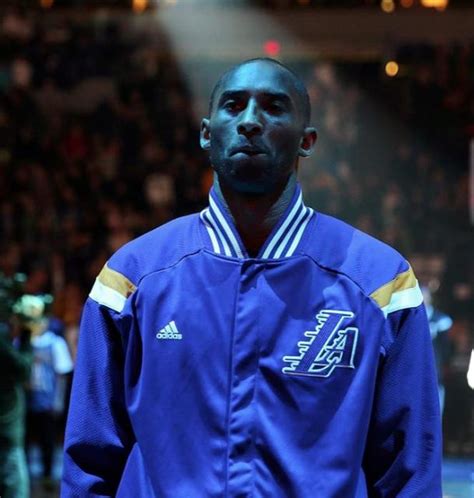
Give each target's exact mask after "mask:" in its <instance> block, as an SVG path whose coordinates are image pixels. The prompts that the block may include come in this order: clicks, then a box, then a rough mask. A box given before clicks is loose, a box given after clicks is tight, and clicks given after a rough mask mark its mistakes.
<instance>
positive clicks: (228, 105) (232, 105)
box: [224, 101, 239, 111]
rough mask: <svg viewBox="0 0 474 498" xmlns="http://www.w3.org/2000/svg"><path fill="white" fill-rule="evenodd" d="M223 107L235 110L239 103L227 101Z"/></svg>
mask: <svg viewBox="0 0 474 498" xmlns="http://www.w3.org/2000/svg"><path fill="white" fill-rule="evenodd" d="M224 109H226V110H228V111H236V110H238V109H239V104H238V103H237V102H233V101H229V102H226V103H225V104H224Z"/></svg>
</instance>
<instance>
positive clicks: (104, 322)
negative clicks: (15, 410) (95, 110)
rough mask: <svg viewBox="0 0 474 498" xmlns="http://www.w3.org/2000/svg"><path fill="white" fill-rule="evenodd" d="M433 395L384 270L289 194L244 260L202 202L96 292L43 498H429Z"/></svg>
mask: <svg viewBox="0 0 474 498" xmlns="http://www.w3.org/2000/svg"><path fill="white" fill-rule="evenodd" d="M435 379H436V377H435V371H434V365H433V353H432V346H431V340H430V333H429V329H428V324H427V316H426V312H425V309H424V305H423V303H422V296H421V292H420V289H419V287H418V283H417V280H416V278H415V276H414V274H413V271H412V269H411V267H410V266H409V264H408V263H407V261H406V260H405V259H404V258H403V257H402V256H400V254H398V253H397V252H396V251H395V250H393V249H392V248H390V247H388V246H387V245H385V244H383V243H381V242H379V241H377V240H375V239H373V238H372V237H370V236H368V235H366V234H364V233H362V232H360V231H358V230H356V229H354V228H353V227H351V226H349V225H347V224H345V223H343V222H341V221H338V220H336V219H334V218H332V217H329V216H326V215H324V214H321V213H316V212H314V211H313V210H312V209H310V208H308V207H306V206H305V205H304V204H303V201H302V198H301V191H300V188H299V187H298V188H297V190H296V192H295V195H294V197H293V199H292V202H291V204H290V206H289V207H288V209H287V210H286V212H285V213H284V214H283V216H282V217H281V220H280V221H279V223H278V224H277V225H276V226H275V228H274V230H273V232H272V234H271V235H270V237H269V238H268V240H267V242H266V243H265V245H264V246H263V247H262V249H261V251H260V254H259V255H258V257H256V258H250V257H249V256H248V255H247V253H246V251H245V248H244V247H243V245H242V243H241V241H240V238H239V235H238V233H237V231H236V229H235V227H234V225H233V223H232V220H231V219H230V217H229V216H228V214H227V212H226V209H225V208H224V207H223V206H222V204H221V203H220V201H219V198H218V196H217V195H216V193H215V192H214V191H211V194H210V204H209V207H208V208H207V209H205V210H204V211H203V212H201V213H200V214H195V215H190V216H187V217H183V218H179V219H177V220H174V221H172V222H170V223H168V224H166V225H164V226H162V227H159V228H157V229H156V230H154V231H152V232H150V233H148V234H146V235H144V236H142V237H140V238H138V239H136V240H134V241H132V242H130V243H129V244H127V245H125V246H124V247H123V248H121V249H120V250H119V251H118V252H117V253H116V254H115V255H113V256H112V258H111V259H110V260H109V261H108V262H107V264H106V265H105V267H104V269H103V270H102V271H101V273H100V274H99V276H98V277H97V280H96V282H95V284H94V286H93V288H92V291H91V293H90V296H89V298H88V300H87V303H86V305H85V308H84V313H83V317H82V322H81V330H80V338H79V349H78V356H77V366H76V372H75V376H74V382H73V389H72V398H71V404H70V413H69V417H68V423H67V430H66V439H65V456H64V476H63V482H62V492H61V496H62V497H63V498H69V497H99V496H117V497H118V498H123V497H127V498H128V497H130V498H213V497H216V498H250V497H253V498H293V497H294V498H352V497H354V498H363V497H387V498H392V497H406V498H416V497H420V498H439V497H441V484H440V474H441V471H440V465H441V464H440V460H441V459H440V455H441V449H440V446H441V442H440V439H441V438H440V417H439V406H438V394H437V388H436V380H435Z"/></svg>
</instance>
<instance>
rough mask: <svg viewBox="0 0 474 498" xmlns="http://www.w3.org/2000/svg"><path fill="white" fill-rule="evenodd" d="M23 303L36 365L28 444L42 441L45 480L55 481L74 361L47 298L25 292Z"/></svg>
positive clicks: (49, 484) (30, 392)
mask: <svg viewBox="0 0 474 498" xmlns="http://www.w3.org/2000/svg"><path fill="white" fill-rule="evenodd" d="M22 301H23V303H22V304H23V306H24V307H28V308H29V312H28V314H29V316H30V317H31V319H30V321H29V323H28V326H29V328H30V330H31V344H32V347H33V366H32V371H31V378H30V383H29V386H28V416H27V446H28V447H31V444H32V442H33V441H35V442H37V443H38V444H39V448H40V453H41V462H42V466H43V468H42V471H43V474H42V477H43V483H44V484H45V486H47V487H52V486H53V485H54V483H53V480H52V477H53V476H52V470H53V455H54V447H55V444H56V438H57V430H56V421H57V418H58V417H59V416H60V415H62V413H63V411H64V402H65V392H66V379H65V374H68V373H70V372H71V371H72V368H73V364H72V359H71V355H70V353H69V350H68V347H67V344H66V341H65V340H64V339H63V338H62V337H60V336H59V335H57V334H55V333H54V332H53V331H52V330H50V329H49V328H48V323H49V322H48V318H47V317H46V316H45V302H44V299H42V298H41V297H38V296H32V295H26V296H23V298H22Z"/></svg>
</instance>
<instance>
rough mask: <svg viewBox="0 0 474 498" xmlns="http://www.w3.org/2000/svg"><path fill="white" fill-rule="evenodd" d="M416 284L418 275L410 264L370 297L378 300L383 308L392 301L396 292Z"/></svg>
mask: <svg viewBox="0 0 474 498" xmlns="http://www.w3.org/2000/svg"><path fill="white" fill-rule="evenodd" d="M416 286H417V281H416V277H415V274H414V272H413V269H412V267H411V266H410V267H409V268H408V270H407V271H405V272H403V273H400V275H397V277H396V278H394V279H393V280H391V281H390V282H388V283H386V284H385V285H382V287H380V288H378V289H377V290H376V291H374V292H372V294H371V295H370V297H371V298H372V299H374V300H375V301H376V302H377V304H378V305H379V306H380V308H383V307H384V306H387V305H388V304H389V303H390V301H391V299H392V296H393V294H394V293H395V292H400V291H403V290H407V289H412V288H414V287H416Z"/></svg>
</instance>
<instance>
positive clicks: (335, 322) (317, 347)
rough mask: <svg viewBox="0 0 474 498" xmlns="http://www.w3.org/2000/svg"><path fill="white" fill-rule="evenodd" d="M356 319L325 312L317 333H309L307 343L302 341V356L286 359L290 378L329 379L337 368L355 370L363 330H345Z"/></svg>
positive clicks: (319, 318)
mask: <svg viewBox="0 0 474 498" xmlns="http://www.w3.org/2000/svg"><path fill="white" fill-rule="evenodd" d="M353 317H354V313H352V312H350V311H338V310H321V311H320V312H319V313H318V314H317V315H316V320H317V321H318V323H317V325H316V328H315V330H307V331H306V332H305V333H304V335H305V337H306V338H307V339H306V340H302V341H298V344H297V346H298V354H297V355H294V356H284V357H283V361H284V362H285V363H286V364H287V365H286V366H285V367H283V368H282V372H283V373H284V374H287V375H306V376H311V377H329V376H330V375H331V374H332V373H333V372H334V370H335V369H336V368H338V367H339V368H355V365H354V356H355V352H356V348H357V339H358V337H359V329H358V328H356V327H347V328H343V325H344V323H345V322H347V321H349V320H350V319H351V318H353Z"/></svg>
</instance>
